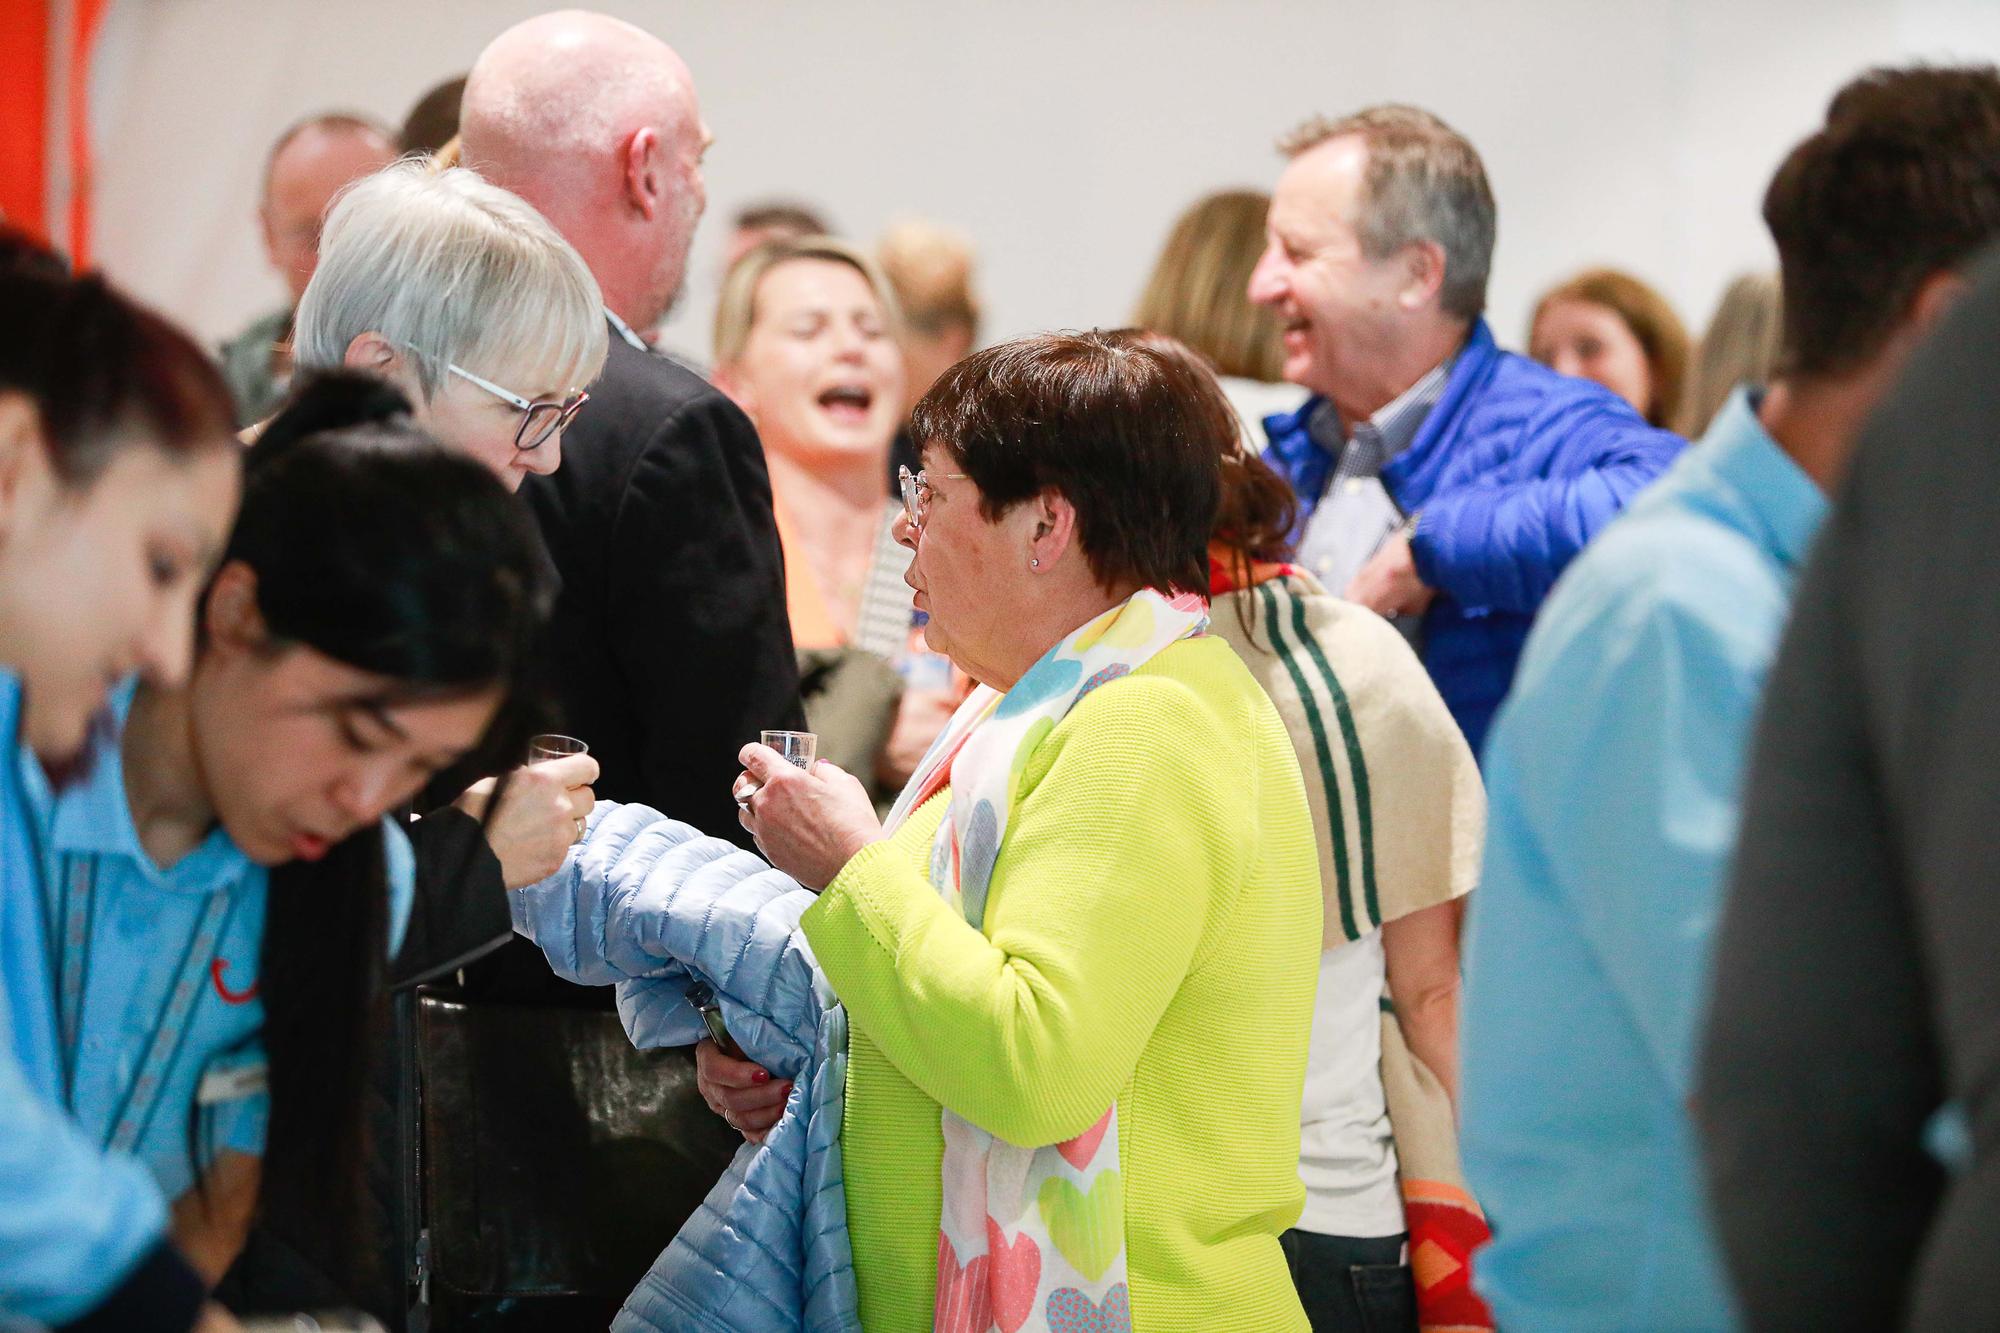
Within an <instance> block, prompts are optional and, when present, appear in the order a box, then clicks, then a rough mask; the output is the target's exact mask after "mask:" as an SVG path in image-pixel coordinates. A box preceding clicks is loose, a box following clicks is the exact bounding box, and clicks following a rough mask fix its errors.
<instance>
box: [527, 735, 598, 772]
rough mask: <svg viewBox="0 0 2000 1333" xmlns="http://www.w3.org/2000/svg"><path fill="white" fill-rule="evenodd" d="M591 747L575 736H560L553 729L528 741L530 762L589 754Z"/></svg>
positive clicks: (536, 762)
mask: <svg viewBox="0 0 2000 1333" xmlns="http://www.w3.org/2000/svg"><path fill="white" fill-rule="evenodd" d="M589 753H590V747H589V746H588V745H586V744H584V742H582V741H580V740H578V739H577V738H576V737H574V736H560V735H557V734H556V733H555V732H553V731H549V732H543V733H542V734H541V735H539V736H535V737H533V738H531V739H530V740H529V741H528V762H529V763H531V764H539V763H543V762H545V761H546V760H550V759H562V758H566V757H567V756H569V755H573V754H589Z"/></svg>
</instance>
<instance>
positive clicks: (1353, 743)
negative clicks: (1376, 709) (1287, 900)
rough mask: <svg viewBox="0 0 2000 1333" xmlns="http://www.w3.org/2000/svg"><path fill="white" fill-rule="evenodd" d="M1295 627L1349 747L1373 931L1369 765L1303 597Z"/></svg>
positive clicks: (1377, 906)
mask: <svg viewBox="0 0 2000 1333" xmlns="http://www.w3.org/2000/svg"><path fill="white" fill-rule="evenodd" d="M1292 626H1293V629H1294V630H1295V631H1296V633H1297V634H1298V636H1299V642H1300V643H1303V644H1304V645H1305V646H1306V652H1307V654H1308V655H1309V656H1311V658H1312V660H1313V664H1314V665H1315V666H1317V667H1318V668H1319V673H1320V678H1321V679H1322V680H1324V681H1325V682H1326V692H1327V694H1328V695H1329V696H1330V697H1331V698H1332V699H1333V715H1334V717H1335V718H1337V719H1339V722H1340V738H1341V740H1342V742H1343V743H1345V744H1346V746H1347V771H1348V774H1349V776H1350V777H1352V779H1353V781H1354V825H1355V829H1356V831H1357V832H1358V833H1360V835H1361V892H1362V895H1363V897H1364V899H1365V901H1366V903H1367V908H1368V928H1369V929H1370V930H1373V929H1374V928H1375V927H1377V926H1379V925H1381V924H1382V903H1381V900H1380V899H1379V898H1378V897H1377V896H1376V893H1375V813H1374V809H1373V807H1372V806H1371V805H1370V803H1369V799H1368V761H1367V759H1366V758H1365V757H1363V755H1362V753H1361V737H1360V735H1359V734H1358V733H1357V732H1356V731H1355V729H1354V710H1353V709H1352V708H1350V707H1348V703H1347V691H1346V690H1344V689H1342V688H1341V686H1340V677H1338V676H1336V675H1334V674H1333V666H1332V664H1331V663H1329V662H1328V661H1327V660H1326V654H1325V653H1323V652H1321V651H1320V646H1319V640H1318V639H1316V638H1314V637H1313V636H1312V634H1311V633H1310V632H1308V630H1307V629H1306V603H1305V599H1304V598H1303V597H1294V598H1292Z"/></svg>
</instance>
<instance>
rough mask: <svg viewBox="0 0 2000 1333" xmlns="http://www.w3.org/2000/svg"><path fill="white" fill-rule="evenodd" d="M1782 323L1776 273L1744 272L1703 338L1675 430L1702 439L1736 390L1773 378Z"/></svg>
mask: <svg viewBox="0 0 2000 1333" xmlns="http://www.w3.org/2000/svg"><path fill="white" fill-rule="evenodd" d="M1783 324H1784V310H1783V305H1782V301H1781V299H1780V296H1779V291H1778V275H1777V274H1775V273H1745V274H1743V275H1742V276H1740V277H1738V278H1737V279H1736V280H1735V281H1733V282H1731V283H1730V284H1729V287H1728V289H1727V290H1725V291H1724V292H1723V293H1722V301H1721V303H1720V304H1718V305H1717V306H1716V307H1715V314H1714V315H1713V316H1712V317H1711V318H1710V319H1709V321H1708V329H1707V331H1705V332H1704V333H1703V334H1702V335H1701V348H1700V350H1699V351H1697V352H1696V353H1695V359H1694V372H1693V374H1691V375H1690V376H1689V377H1688V385H1687V392H1686V393H1685V394H1684V395H1683V396H1682V400H1681V409H1680V419H1679V420H1678V421H1676V422H1675V423H1674V429H1675V430H1677V431H1679V432H1680V433H1681V434H1683V435H1685V436H1687V437H1688V438H1689V439H1690V440H1697V439H1700V438H1701V436H1702V434H1703V433H1704V432H1706V431H1707V430H1708V423H1709V422H1711V421H1713V420H1714V419H1715V414H1716V413H1717V412H1720V411H1721V410H1722V405H1723V404H1724V403H1726V402H1728V401H1729V395H1730V392H1731V391H1732V390H1733V389H1735V388H1736V386H1737V385H1739V384H1762V383H1764V382H1765V381H1766V380H1768V379H1770V378H1771V369H1772V366H1773V365H1774V364H1776V362H1777V359H1778V335H1779V334H1780V333H1781V332H1783Z"/></svg>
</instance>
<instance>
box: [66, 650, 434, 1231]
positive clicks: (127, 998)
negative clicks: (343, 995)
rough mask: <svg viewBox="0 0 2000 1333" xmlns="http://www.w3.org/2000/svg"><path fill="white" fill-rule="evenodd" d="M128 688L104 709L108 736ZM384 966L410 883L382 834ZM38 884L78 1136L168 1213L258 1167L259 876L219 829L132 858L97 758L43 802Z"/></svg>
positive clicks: (125, 820)
mask: <svg viewBox="0 0 2000 1333" xmlns="http://www.w3.org/2000/svg"><path fill="white" fill-rule="evenodd" d="M132 696H133V687H132V686H130V685H127V686H126V687H125V688H123V689H121V690H120V691H118V693H117V694H116V696H115V697H114V699H113V700H112V709H113V712H114V715H115V717H116V720H117V723H118V730H119V731H120V733H121V734H122V732H123V729H124V722H125V718H126V715H127V714H128V713H129V711H130V709H131V703H132ZM384 846H385V851H386V854H387V860H388V870H389V875H388V880H389V886H390V913H389V921H390V934H391V941H390V954H391V956H393V955H394V952H395V950H396V948H398V947H400V945H401V941H402V934H403V930H404V927H405V926H406V925H407V922H408V919H409V906H410V898H411V892H412V884H413V880H414V874H415V867H414V858H413V856H412V854H411V852H410V845H409V840H408V838H407V837H406V836H405V835H404V834H403V832H402V831H401V830H400V829H399V828H397V827H396V826H395V825H394V823H393V822H391V821H388V820H385V821H384ZM45 856H46V859H47V870H46V873H45V874H44V876H43V880H42V891H43V901H44V916H45V919H46V920H47V922H48V923H49V925H50V933H51V946H50V952H51V957H52V966H51V969H50V970H51V973H52V975H53V981H54V987H55V991H56V995H57V997H58V1000H57V1013H58V1023H57V1027H58V1034H59V1039H58V1047H59V1050H58V1058H59V1060H61V1061H62V1063H63V1069H64V1074H65V1080H66V1086H67V1089H68V1093H67V1104H68V1106H69V1108H70V1110H71V1113H72V1114H73V1115H74V1116H75V1117H76V1120H77V1122H78V1123H79V1124H80V1125H81V1126H82V1128H83V1129H84V1130H85V1132H86V1133H88V1134H90V1135H91V1136H93V1138H94V1139H95V1140H96V1141H97V1142H98V1143H100V1144H102V1145H104V1146H105V1147H107V1148H114V1149H123V1150H125V1151H129V1152H131V1153H133V1154H134V1155H136V1156H137V1157H138V1158H139V1159H140V1160H141V1161H143V1162H144V1163H145V1164H146V1165H147V1167H148V1168H149V1169H150V1170H151V1171H152V1173H153V1176H154V1178H155V1179H156V1180H157V1181H158V1182H159V1185H160V1188H161V1189H162V1191H164V1192H165V1194H166V1195H167V1197H168V1198H170V1199H171V1198H175V1197H177V1196H179V1195H180V1194H181V1193H183V1192H184V1191H186V1190H187V1189H188V1188H189V1187H191V1186H192V1185H193V1184H194V1181H195V1176H196V1173H197V1163H196V1162H195V1161H193V1160H190V1157H189V1145H190V1137H189V1132H190V1128H192V1130H193V1140H192V1142H193V1144H194V1147H195V1151H196V1153H197V1154H198V1157H199V1163H200V1164H201V1165H205V1164H206V1163H207V1162H209V1161H210V1160H212V1159H213V1157H214V1156H215V1154H216V1153H217V1152H219V1151H221V1150H222V1149H225V1148H227V1149H233V1150H235V1151H237V1152H242V1153H249V1154H253V1155H255V1154H261V1153H262V1152H263V1149H264V1141H265V1134H266V1126H267V1121H268V1118H269V1105H270V1103H269V1097H268V1095H267V1094H266V1092H265V1091H264V1078H263V1068H264V1054H263V1049H262V1046H261V1045H260V1043H259V1040H258V1035H257V1034H258V1032H259V1030H260V1028H261V1027H262V1025H263V1021H264V1007H263V1004H262V1002H261V1001H260V1000H259V999H258V981H259V967H260V954H261V950H262V946H263V938H264V908H265V896H266V893H267V892H268V887H269V875H268V874H267V872H266V871H265V870H264V869H263V867H261V866H258V865H255V864H254V863H252V862H251V861H250V860H249V859H248V858H247V857H245V856H244V854H243V853H242V852H241V851H240V850H238V849H237V847H236V844H235V843H234V842H232V841H231V840H230V838H229V836H228V834H227V833H225V832H224V831H223V830H222V829H221V828H220V827H219V826H218V827H217V828H215V829H213V830H211V831H210V833H209V835H208V836H207V838H205V839H204V840H203V841H202V842H201V844H200V845H199V846H198V847H196V848H195V849H194V850H193V851H191V852H189V853H188V854H187V855H186V856H184V857H182V858H181V859H180V860H179V861H178V862H176V863H175V864H174V865H173V866H171V867H167V868H164V869H163V868H161V867H160V866H157V865H155V864H154V863H153V861H152V859H151V858H150V857H149V856H148V855H147V854H146V851H145V849H144V848H143V846H142V845H141V844H140V841H139V832H138V828H137V826H136V825H135V824H134V822H133V819H132V813H131V806H130V803H129V801H128V800H127V796H126V788H125V766H124V762H123V758H122V756H121V755H120V753H119V752H118V750H117V749H116V748H115V747H113V748H112V749H111V750H110V752H109V753H107V754H106V755H105V756H104V757H103V758H102V759H101V760H100V761H99V762H98V764H97V765H96V766H95V767H94V768H93V770H92V771H91V772H90V774H89V775H88V777H87V778H85V779H84V780H83V781H81V782H79V783H77V784H75V785H73V786H71V787H69V788H66V789H65V790H64V791H63V792H61V793H60V794H59V795H58V796H57V797H56V798H55V800H54V802H53V818H52V821H51V822H50V823H49V825H48V834H47V838H46V846H45Z"/></svg>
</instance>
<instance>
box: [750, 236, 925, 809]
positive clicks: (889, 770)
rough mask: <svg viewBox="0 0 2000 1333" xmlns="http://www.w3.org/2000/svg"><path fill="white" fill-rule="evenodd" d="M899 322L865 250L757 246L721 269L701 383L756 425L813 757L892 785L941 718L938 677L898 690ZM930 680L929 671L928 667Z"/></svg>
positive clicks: (904, 563) (876, 787) (903, 640)
mask: <svg viewBox="0 0 2000 1333" xmlns="http://www.w3.org/2000/svg"><path fill="white" fill-rule="evenodd" d="M899 332H900V318H899V315H898V313H897V309H896V304H895V300H894V298H893V297H892V296H891V294H890V292H889V288H888V284H887V281H886V280H885V279H884V278H883V277H882V275H881V272H880V270H878V269H877V268H876V267H875V264H874V262H873V261H871V260H870V259H869V258H868V257H867V256H866V255H864V254H862V253H861V252H860V251H858V250H856V249H854V248H853V247H852V246H848V245H845V244H843V243H841V242H839V241H836V240H832V239H830V238H828V237H824V236H815V237H805V238H801V239H792V240H775V241H767V242H765V243H764V244H762V245H759V246H757V247H756V248H754V249H752V250H751V251H750V252H749V253H748V254H746V255H744V256H743V258H742V259H740V260H738V261H737V263H736V266H735V267H734V268H732V269H731V270H730V271H729V276H728V278H727V279H726V280H725V281H724V283H723V287H722V296H721V300H720V301H719V302H718V303H717V305H716V312H715V384H716V387H717V388H720V389H721V390H722V391H723V392H724V393H727V394H728V395H729V396H730V397H731V398H733V399H735V400H736V403H737V405H738V406H740V407H741V408H742V409H743V411H744V412H745V413H746V414H747V415H748V416H749V417H750V419H751V421H753V422H755V423H756V426H757V433H758V435H759V436H760V437H761V438H762V439H763V442H764V455H765V459H766V461H767V462H768V464H769V466H770V469H771V503H772V508H773V510H774V511H775V513H776V515H777V520H778V539H779V541H780V543H781V544H782V545H783V547H784V554H785V589H786V608H787V611H788V612H789V614H790V617H791V625H792V641H793V643H794V644H795V646H796V647H797V648H798V649H799V653H800V675H801V679H802V681H803V683H804V690H805V696H806V712H807V717H808V720H809V721H810V722H811V724H812V727H813V729H814V730H815V731H817V732H818V733H819V734H820V755H821V757H822V758H825V759H829V760H831V761H832V762H833V763H835V764H837V765H839V766H840V767H841V768H844V769H847V770H848V771H850V772H852V773H854V774H856V775H857V776H858V777H860V778H861V779H862V781H863V783H864V784H866V785H868V786H869V787H870V789H871V792H872V793H873V794H875V795H878V796H879V795H881V794H883V793H885V792H886V793H888V794H892V795H893V794H894V793H895V792H896V791H897V790H898V789H899V788H900V787H901V785H902V783H903V781H904V780H905V779H907V778H908V777H909V774H910V772H911V771H912V770H914V768H915V766H916V761H917V760H918V759H921V758H922V757H923V752H924V751H925V750H926V749H928V748H929V746H930V743H931V740H932V739H933V738H934V737H935V736H936V735H937V733H938V731H939V730H941V729H942V728H943V726H944V724H945V722H946V721H948V720H949V719H950V717H951V710H952V708H953V707H955V706H956V702H957V696H956V695H954V694H952V693H951V691H950V686H949V672H948V671H946V672H944V673H941V679H932V680H924V679H918V680H916V681H915V683H914V684H913V685H912V687H911V688H909V689H907V690H906V689H904V681H903V679H902V674H901V673H900V672H899V669H903V670H906V669H907V668H908V667H909V666H910V664H911V661H912V655H913V652H914V651H916V649H914V648H913V637H914V636H913V632H912V619H913V608H912V606H911V598H910V588H909V585H908V584H906V583H904V582H903V571H904V570H906V569H907V568H909V563H910V552H909V551H908V550H907V549H906V548H904V547H902V546H899V545H898V544H897V543H896V539H895V535H894V526H895V519H896V516H897V514H899V513H900V512H901V508H900V503H899V502H898V501H894V500H890V499H887V498H885V497H884V496H883V494H882V474H883V471H884V469H885V468H886V467H887V466H888V458H889V445H890V441H891V440H892V439H893V438H894V436H895V434H896V431H897V429H898V428H899V427H900V426H901V425H902V423H903V420H904V411H905V396H904V383H905V374H904V368H903V356H902V352H901V349H900V348H899V346H898V343H897V337H898V334H899ZM933 674H934V675H938V674H940V673H933Z"/></svg>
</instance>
